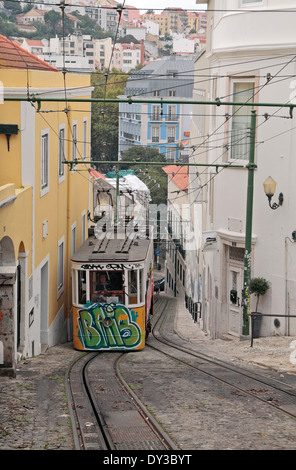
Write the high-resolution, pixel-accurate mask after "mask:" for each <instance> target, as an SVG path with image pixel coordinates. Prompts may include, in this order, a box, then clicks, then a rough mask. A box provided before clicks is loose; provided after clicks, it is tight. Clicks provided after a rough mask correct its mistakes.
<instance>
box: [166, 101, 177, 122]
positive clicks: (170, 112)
mask: <svg viewBox="0 0 296 470" xmlns="http://www.w3.org/2000/svg"><path fill="white" fill-rule="evenodd" d="M166 119H167V121H176V120H177V106H176V105H175V104H174V105H170V104H169V105H168V107H167V117H166Z"/></svg>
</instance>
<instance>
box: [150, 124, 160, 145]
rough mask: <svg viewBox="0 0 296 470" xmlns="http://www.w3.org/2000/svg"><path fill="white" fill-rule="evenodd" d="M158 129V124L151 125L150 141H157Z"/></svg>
mask: <svg viewBox="0 0 296 470" xmlns="http://www.w3.org/2000/svg"><path fill="white" fill-rule="evenodd" d="M159 131H160V129H159V127H158V126H153V127H152V142H159V133H160V132H159Z"/></svg>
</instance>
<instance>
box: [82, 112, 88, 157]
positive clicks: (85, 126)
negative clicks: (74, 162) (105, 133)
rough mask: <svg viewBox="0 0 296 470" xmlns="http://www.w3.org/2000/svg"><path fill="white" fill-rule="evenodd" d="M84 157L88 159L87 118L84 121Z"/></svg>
mask: <svg viewBox="0 0 296 470" xmlns="http://www.w3.org/2000/svg"><path fill="white" fill-rule="evenodd" d="M82 142H83V143H82V152H83V153H82V157H83V159H84V160H85V159H86V149H87V118H84V119H83V137H82Z"/></svg>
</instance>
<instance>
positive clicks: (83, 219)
mask: <svg viewBox="0 0 296 470" xmlns="http://www.w3.org/2000/svg"><path fill="white" fill-rule="evenodd" d="M85 240H86V212H85V211H83V213H82V217H81V244H82V243H84V242H85Z"/></svg>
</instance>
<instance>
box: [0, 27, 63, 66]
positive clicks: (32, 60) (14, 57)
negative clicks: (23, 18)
mask: <svg viewBox="0 0 296 470" xmlns="http://www.w3.org/2000/svg"><path fill="white" fill-rule="evenodd" d="M1 68H2V69H29V70H45V71H49V70H51V71H52V72H58V69H56V68H55V67H52V66H51V65H49V64H47V63H46V62H44V61H43V60H41V59H38V57H36V56H34V55H33V54H31V53H30V52H28V51H26V50H25V49H23V48H22V47H21V46H20V45H19V44H18V43H17V42H15V41H11V40H10V39H8V38H6V37H5V36H2V35H1V34H0V69H1Z"/></svg>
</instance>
